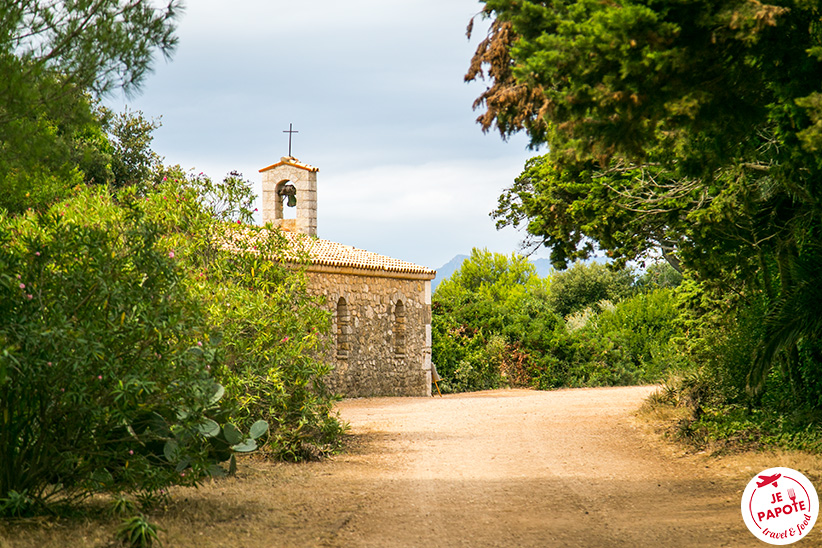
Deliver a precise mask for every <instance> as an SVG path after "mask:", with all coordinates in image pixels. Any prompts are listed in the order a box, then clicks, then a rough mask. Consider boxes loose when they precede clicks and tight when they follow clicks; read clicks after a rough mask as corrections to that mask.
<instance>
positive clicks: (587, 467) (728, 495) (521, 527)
mask: <svg viewBox="0 0 822 548" xmlns="http://www.w3.org/2000/svg"><path fill="white" fill-rule="evenodd" d="M651 390H652V389H651V388H647V387H644V388H620V389H596V390H564V391H557V392H535V391H521V390H511V391H495V392H486V393H478V394H467V395H459V396H450V397H446V398H442V399H439V398H436V399H433V400H419V399H410V400H402V399H378V400H351V401H347V402H344V403H343V404H342V405H341V407H340V409H341V413H342V416H343V417H344V418H345V419H346V420H348V421H350V422H351V424H352V427H353V432H354V433H355V434H356V435H358V436H362V437H363V438H364V439H365V440H367V442H366V443H365V444H364V446H363V447H362V448H361V451H360V452H359V454H357V455H352V456H349V457H347V458H345V459H343V460H346V461H347V462H346V464H345V465H343V466H340V467H339V468H336V469H335V470H334V471H333V472H332V473H333V474H334V475H335V476H336V477H337V478H339V480H341V481H342V482H343V483H350V484H351V485H357V489H356V490H354V491H352V497H353V499H354V500H356V501H357V503H356V504H353V505H352V506H351V507H350V510H349V511H348V512H347V513H346V514H345V517H344V518H343V519H342V521H341V524H340V527H339V529H338V530H337V531H336V532H334V533H333V534H332V535H329V536H328V537H326V538H324V539H322V540H323V544H324V545H328V546H374V547H378V546H379V547H387V546H398V547H399V546H466V547H481V546H482V547H484V546H489V547H490V546H500V547H503V546H506V547H507V546H516V547H524V546H534V547H537V546H539V547H542V546H588V547H595V546H609V547H610V546H631V547H639V546H648V547H661V546H711V547H716V546H760V545H761V544H760V543H759V541H757V540H755V539H754V538H753V537H752V536H751V535H750V533H749V532H748V531H747V529H746V528H745V525H744V524H743V522H742V519H741V515H740V510H739V500H740V496H741V491H742V489H743V488H744V483H733V482H731V481H730V480H728V479H726V478H725V477H724V476H721V475H713V474H710V473H706V472H705V468H704V466H702V467H699V466H700V465H697V464H696V463H694V462H688V461H686V460H682V459H676V458H672V457H671V456H670V455H669V454H664V453H663V452H661V450H660V448H659V447H658V446H656V445H654V444H652V443H649V442H648V441H647V438H646V437H645V436H643V435H641V434H640V433H639V432H637V430H636V428H635V427H633V426H632V424H633V421H632V415H633V414H634V413H635V411H636V409H637V408H638V407H639V406H640V404H641V402H642V401H643V400H644V398H645V397H647V395H648V394H649V393H650V391H651ZM339 464H341V465H342V464H343V463H342V462H340V463H339ZM745 481H747V480H745ZM352 502H353V500H352Z"/></svg>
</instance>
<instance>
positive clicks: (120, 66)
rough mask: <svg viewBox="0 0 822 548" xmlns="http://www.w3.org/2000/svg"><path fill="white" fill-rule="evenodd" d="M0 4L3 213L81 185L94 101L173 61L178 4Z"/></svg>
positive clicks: (115, 0)
mask: <svg viewBox="0 0 822 548" xmlns="http://www.w3.org/2000/svg"><path fill="white" fill-rule="evenodd" d="M164 1H165V2H166V3H165V4H163V5H162V6H159V7H158V6H155V3H154V2H152V1H150V0H138V1H129V0H74V1H70V0H0V15H2V17H0V185H2V187H3V190H4V192H3V193H2V197H0V207H5V208H7V209H10V210H12V211H17V210H20V209H22V208H24V207H27V206H29V205H33V206H37V205H38V204H43V203H47V202H48V201H49V200H52V199H54V198H57V197H59V196H61V195H62V194H63V193H64V192H65V189H66V188H69V187H70V186H72V185H73V184H75V183H77V182H78V181H81V180H82V179H83V174H82V173H81V172H80V169H79V167H78V166H79V165H80V164H82V161H81V159H80V158H79V156H82V154H83V149H84V148H85V146H86V145H88V144H89V143H88V138H89V137H90V136H91V137H92V138H93V137H94V136H93V134H94V133H95V132H97V133H99V131H98V130H99V120H96V119H95V116H94V112H93V108H92V106H91V105H92V103H93V101H94V99H96V98H99V97H101V96H103V95H105V94H106V93H109V92H112V91H113V90H115V89H120V88H122V89H124V90H125V91H126V92H131V91H135V90H137V89H138V88H139V86H140V84H141V83H142V82H143V80H144V78H145V76H146V75H147V74H148V73H149V72H150V70H151V67H152V64H153V61H154V53H155V52H156V51H159V52H160V53H161V54H162V55H164V56H166V57H167V56H169V55H171V53H172V52H173V51H174V48H175V46H176V44H177V38H176V36H175V34H174V30H175V25H176V19H177V17H178V16H179V14H180V13H181V10H182V7H181V2H180V1H179V0H164Z"/></svg>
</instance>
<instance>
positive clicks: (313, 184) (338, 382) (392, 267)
mask: <svg viewBox="0 0 822 548" xmlns="http://www.w3.org/2000/svg"><path fill="white" fill-rule="evenodd" d="M318 171H319V169H318V168H316V167H313V166H310V165H308V164H304V163H302V162H300V161H299V160H297V159H296V158H294V157H291V156H286V157H283V158H281V159H280V161H279V162H277V163H276V164H273V165H270V166H268V167H265V168H263V169H261V170H260V173H262V208H261V209H262V222H263V224H266V223H271V224H272V226H274V227H279V228H280V229H281V230H282V231H283V232H284V234H285V235H286V237H288V238H289V239H290V240H291V241H292V243H293V244H296V242H297V239H298V238H299V239H300V240H304V239H305V237H304V236H300V235H308V236H310V237H311V239H310V240H308V244H307V245H305V244H301V245H304V246H305V250H306V251H307V252H308V255H309V258H310V263H309V265H308V266H307V276H308V282H309V290H310V291H311V292H313V293H314V294H316V295H322V296H323V297H325V302H326V306H328V308H329V310H330V311H331V312H332V315H333V325H332V337H333V344H332V345H329V349H328V350H327V355H326V356H324V358H325V359H326V360H327V361H329V362H330V363H332V364H334V365H335V368H334V371H333V372H332V373H331V375H330V378H329V379H328V381H329V386H330V387H331V388H332V390H334V391H335V392H337V393H340V394H343V395H344V396H348V397H358V396H430V395H431V280H432V279H433V278H434V276H435V275H436V271H434V270H432V269H430V268H426V267H423V266H419V265H416V264H413V263H410V262H406V261H401V260H399V259H394V258H391V257H386V256H384V255H378V254H376V253H371V252H369V251H364V250H362V249H356V248H354V247H351V246H347V245H343V244H339V243H336V242H332V241H329V240H323V239H319V238H317V172H318ZM295 200H296V218H293V219H286V218H284V207H288V206H289V205H294V201H295Z"/></svg>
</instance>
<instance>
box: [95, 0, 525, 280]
mask: <svg viewBox="0 0 822 548" xmlns="http://www.w3.org/2000/svg"><path fill="white" fill-rule="evenodd" d="M481 7H482V6H481V4H480V3H479V2H477V1H474V0H449V1H447V2H443V1H441V0H391V1H387V0H350V1H348V2H339V0H300V1H299V2H295V1H293V0H289V1H285V0H273V1H272V0H237V1H235V2H232V3H231V5H230V7H227V4H226V3H225V2H224V1H220V0H193V1H191V2H189V3H188V10H187V12H186V14H185V15H184V16H183V19H182V21H181V26H180V31H179V36H180V47H179V50H178V53H177V55H176V56H175V58H174V59H173V60H172V62H171V63H168V64H163V63H162V62H161V63H160V64H159V65H158V68H157V72H156V74H155V75H153V76H152V77H150V78H149V79H148V80H147V81H146V82H145V85H144V94H143V95H141V96H139V97H138V98H137V99H136V100H132V101H128V103H129V104H130V105H131V106H132V107H133V108H137V109H142V110H143V111H144V112H145V114H146V115H147V116H149V117H156V116H160V115H162V117H163V127H162V128H160V129H159V130H158V131H157V132H156V139H155V143H154V145H155V149H156V150H157V152H158V153H160V154H161V155H163V156H165V157H166V160H167V162H169V163H180V164H181V165H182V166H184V167H186V168H188V167H193V168H195V169H196V171H198V172H199V171H205V172H206V173H209V174H210V175H211V176H212V177H215V178H220V177H222V176H223V175H224V174H225V173H227V172H228V171H230V170H235V169H236V170H239V171H241V172H243V173H244V174H245V176H246V177H247V178H249V179H251V180H252V181H255V183H256V184H259V180H260V177H259V173H258V172H257V171H258V170H259V169H260V168H262V167H264V166H267V165H270V164H272V163H275V162H277V161H278V160H279V158H280V157H281V156H284V155H285V154H286V153H287V144H288V140H287V136H286V135H284V134H283V133H282V131H283V130H285V129H287V128H288V124H289V123H292V122H293V123H294V126H295V129H296V130H298V131H300V133H299V134H297V135H295V136H294V155H295V156H297V157H299V158H300V159H301V160H302V161H305V162H307V163H310V164H313V165H316V166H317V167H319V168H320V195H319V199H320V203H319V215H320V218H319V231H320V235H321V236H322V237H327V238H330V239H335V240H338V241H341V242H343V243H347V244H350V245H356V246H358V247H365V248H366V249H369V250H371V251H375V252H378V253H384V254H388V255H393V256H396V257H398V258H402V259H406V260H413V261H415V262H420V263H422V264H426V265H428V266H438V265H439V264H442V263H444V262H446V261H447V260H448V259H450V258H451V257H452V256H453V255H455V254H457V253H465V252H467V251H469V250H470V248H471V247H472V246H480V247H484V246H487V247H489V248H490V249H493V250H494V251H500V252H505V253H509V252H511V251H513V250H514V249H516V246H517V243H518V242H519V240H521V235H520V234H517V233H516V232H514V231H512V230H507V231H502V232H497V231H496V230H495V229H494V221H493V220H492V219H491V218H490V217H489V216H488V213H489V211H491V210H492V209H493V208H494V207H495V205H496V199H497V196H498V195H499V194H500V192H501V191H502V190H503V188H505V187H506V186H508V185H509V184H510V183H511V182H512V180H513V179H514V177H516V176H517V175H518V174H519V173H520V171H521V169H522V166H523V164H524V161H525V159H526V158H528V157H529V156H531V155H532V153H530V152H528V151H527V150H526V148H525V145H526V142H527V139H526V138H525V137H524V136H516V137H515V138H514V139H512V140H511V142H509V143H504V142H502V141H501V140H500V138H499V137H498V136H497V135H483V134H482V133H481V131H480V128H479V126H477V125H476V123H475V122H474V119H475V118H476V115H477V114H476V113H474V112H473V111H472V109H471V104H472V102H473V99H474V98H475V97H476V96H477V95H478V94H479V93H480V92H481V90H482V89H483V85H482V84H473V85H466V84H465V83H464V82H463V75H464V74H465V71H466V69H467V67H468V64H469V61H470V58H471V54H472V53H473V48H474V47H475V45H476V43H477V41H478V38H479V37H480V36H481V34H482V32H481V31H477V32H476V37H475V38H474V40H472V42H469V41H468V40H466V38H465V27H466V25H467V23H468V21H469V20H470V18H471V17H472V16H473V15H475V14H476V13H477V12H478V11H479V10H480V8H481ZM125 102H126V101H123V100H121V99H117V98H115V99H112V100H111V101H110V104H111V105H112V106H113V107H114V108H122V105H123V104H124V103H125Z"/></svg>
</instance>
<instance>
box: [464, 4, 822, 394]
mask: <svg viewBox="0 0 822 548" xmlns="http://www.w3.org/2000/svg"><path fill="white" fill-rule="evenodd" d="M484 4H485V5H484V9H483V12H482V15H483V16H485V17H488V18H491V19H492V23H491V27H490V31H489V34H488V36H487V37H486V38H485V40H483V41H482V42H481V43H480V45H479V47H478V49H477V51H476V53H475V55H474V58H473V61H472V64H471V67H470V69H469V72H468V74H467V75H466V78H467V79H469V80H472V79H477V78H482V77H487V78H489V79H490V80H491V85H490V86H489V87H488V89H487V90H486V91H485V92H484V93H483V94H482V95H481V96H480V97H479V98H478V99H477V101H476V103H475V106H476V107H478V108H480V107H484V108H485V112H484V113H483V114H482V115H481V116H480V118H479V122H480V123H481V125H482V127H483V129H484V130H486V131H487V130H489V129H491V128H494V127H496V129H498V130H499V131H500V133H501V134H502V135H503V136H507V135H510V134H511V133H513V132H517V131H521V130H524V131H526V132H527V133H528V134H529V136H530V137H531V142H532V145H533V146H535V147H536V146H540V145H547V147H548V149H549V152H548V154H546V155H544V156H543V157H540V158H536V159H533V160H532V161H531V162H530V163H529V164H528V165H527V166H526V169H525V172H524V173H523V174H522V175H521V176H520V177H519V178H518V179H517V180H516V182H515V183H514V185H513V186H512V187H510V188H509V189H507V190H506V191H505V192H504V193H503V195H502V196H501V198H500V207H499V209H498V210H497V211H496V212H495V215H496V216H497V218H498V220H499V223H498V224H500V225H506V224H512V225H519V224H521V223H525V224H526V226H527V230H528V232H529V234H530V235H531V236H532V237H533V238H535V239H536V240H537V242H541V243H545V244H546V245H550V246H551V247H552V259H553V260H554V262H555V263H556V264H557V265H558V266H564V265H565V263H566V261H567V260H568V259H573V258H581V257H584V256H586V255H587V254H589V253H590V252H591V251H592V250H593V245H592V242H594V243H596V244H597V245H598V246H599V247H601V248H603V249H605V250H607V252H608V253H609V254H610V255H612V256H613V257H614V258H616V259H617V260H620V261H626V260H629V259H634V258H636V257H638V256H640V255H642V254H643V253H645V252H647V251H649V250H650V249H653V248H657V249H660V248H661V249H662V250H663V252H664V253H665V254H666V255H667V257H668V258H669V259H670V262H671V263H672V265H674V266H675V267H677V268H683V267H684V268H687V269H690V270H692V271H694V272H696V273H698V275H699V276H700V277H701V279H702V280H704V281H706V282H714V283H717V284H722V285H724V286H726V287H727V286H728V285H729V284H734V283H737V284H740V286H739V287H742V288H748V290H759V291H763V292H765V293H767V294H768V296H769V299H770V301H771V303H772V306H771V314H770V316H769V321H770V322H771V323H772V324H773V325H774V328H773V329H771V330H770V331H769V333H770V334H771V335H770V339H769V340H768V341H765V342H766V343H767V344H765V347H764V348H765V350H763V351H762V352H761V354H760V364H761V367H758V368H754V369H753V370H752V377H751V385H752V387H753V388H760V387H761V385H762V381H763V379H764V375H765V374H766V373H767V369H768V367H767V366H768V365H770V363H771V362H772V361H773V357H774V356H775V355H776V350H778V349H780V348H781V349H785V350H787V352H788V354H790V353H795V348H796V342H797V341H799V340H802V339H803V338H804V339H806V340H807V339H812V338H814V337H818V336H820V335H822V333H820V332H818V331H819V329H818V322H817V323H812V324H805V325H796V324H794V327H795V328H796V329H794V330H791V331H790V335H789V336H788V335H785V333H786V331H785V330H784V329H778V328H777V327H776V326H777V324H778V323H779V322H780V321H781V320H780V319H779V312H780V311H785V310H789V309H791V308H790V306H787V304H786V302H787V301H786V299H792V300H791V303H796V302H797V301H796V298H795V295H797V294H799V293H800V292H801V291H803V288H807V287H813V286H814V283H810V285H809V280H808V279H807V278H808V276H816V277H818V273H816V274H812V270H810V269H808V268H802V267H801V265H805V264H810V263H814V262H816V261H814V260H811V259H809V257H811V258H812V257H819V256H820V254H822V251H820V246H819V242H820V241H822V240H821V239H820V236H822V184H820V183H819V181H820V176H822V157H821V156H820V154H819V151H820V150H822V92H821V90H820V88H821V87H822V85H821V84H822V80H820V74H822V24H820V15H821V14H822V3H820V2H819V1H814V0H778V1H776V2H773V3H770V4H765V3H761V2H759V1H758V0H719V1H715V0H712V1H707V0H698V1H695V2H681V1H679V0H620V1H617V2H599V1H591V0H542V1H532V0H485V1H484ZM469 32H470V30H469ZM816 281H818V278H817V280H816ZM810 282H813V280H810ZM816 285H818V284H816ZM818 305H822V303H816V305H815V306H818ZM783 319H784V318H783ZM780 333H782V334H783V335H782V336H780ZM787 361H788V362H791V363H794V364H795V360H790V359H788V360H787ZM789 368H790V367H789Z"/></svg>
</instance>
